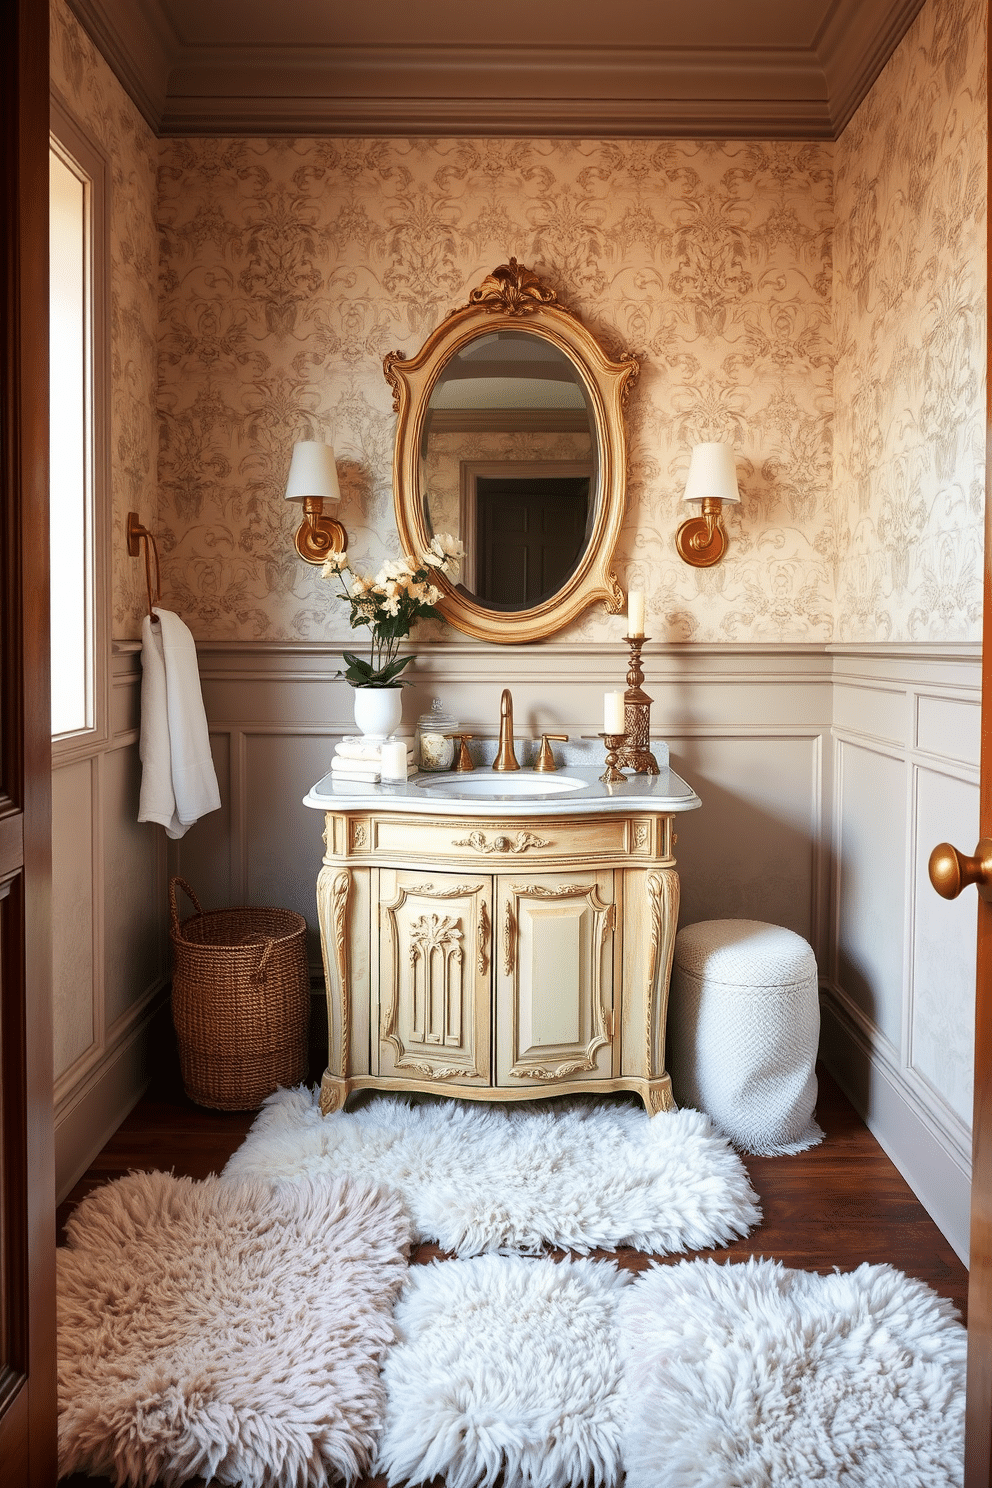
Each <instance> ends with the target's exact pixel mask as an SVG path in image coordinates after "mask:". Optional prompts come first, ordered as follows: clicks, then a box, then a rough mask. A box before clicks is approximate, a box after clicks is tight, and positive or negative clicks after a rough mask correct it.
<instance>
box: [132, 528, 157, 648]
mask: <svg viewBox="0 0 992 1488" xmlns="http://www.w3.org/2000/svg"><path fill="white" fill-rule="evenodd" d="M125 530H126V533H127V551H128V554H129V556H130V557H131V558H137V557H138V555H139V553H140V552H141V551H142V548H144V554H145V585H146V587H147V589H148V617H149V619H150V620H151V622H152V624H153V625H154V624H155V622H156V621H157V619H158V616H157V615H155V614H154V613H153V606H154V605H157V604H161V602H162V587H161V579H160V577H159V566H158V545H157V543H156V542H155V536H154V534H153V533H151V532H149V531H148V528H147V527H143V526H142V525H141V522H140V521H139V520H138V513H137V512H133V511H132V512H128V514H127V527H126V529H125ZM152 554H154V556H155V585H154V588H153V587H152V561H151V560H152Z"/></svg>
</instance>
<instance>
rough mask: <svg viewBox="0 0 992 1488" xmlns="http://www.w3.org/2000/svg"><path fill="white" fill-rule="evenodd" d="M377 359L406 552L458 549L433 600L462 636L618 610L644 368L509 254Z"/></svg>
mask: <svg viewBox="0 0 992 1488" xmlns="http://www.w3.org/2000/svg"><path fill="white" fill-rule="evenodd" d="M383 368H384V371H385V374H386V377H387V379H388V380H389V382H390V383H391V385H392V388H393V406H394V407H395V409H396V411H397V414H398V419H397V425H396V451H395V456H394V461H393V480H394V493H395V503H396V526H397V528H398V530H399V535H400V541H401V543H402V545H403V549H404V551H406V552H417V551H420V550H422V549H423V548H424V547H425V546H426V545H427V543H428V542H429V540H430V538H431V537H432V536H433V534H434V533H436V532H451V533H453V534H454V535H455V536H457V537H460V538H461V541H462V543H463V544H464V546H465V550H466V554H465V560H464V562H463V564H462V570H461V574H460V582H459V583H458V584H456V585H452V584H451V583H449V582H448V581H447V580H446V579H445V578H444V577H443V576H440V577H439V581H438V582H439V585H440V586H441V588H442V597H441V600H440V603H439V606H438V608H439V609H440V610H441V611H442V613H443V614H444V616H445V618H446V619H447V620H449V621H450V623H451V624H452V625H454V626H456V627H457V628H458V629H459V630H462V631H465V632H466V633H467V634H468V635H471V636H477V637H478V638H480V639H482V640H487V641H502V642H512V641H518V642H520V641H535V640H540V639H542V638H543V637H544V636H548V635H551V634H552V633H553V632H554V631H556V630H560V629H561V628H562V626H565V625H567V624H569V622H570V621H571V620H574V619H575V617H576V616H577V615H579V614H581V612H582V611H583V610H584V609H586V608H587V607H588V606H589V605H591V604H593V603H595V602H596V601H597V600H602V601H603V602H604V603H605V605H606V608H607V609H608V610H610V611H612V612H614V613H616V612H617V611H619V610H620V609H621V608H622V607H623V593H622V590H621V589H620V586H619V584H618V583H617V580H616V577H615V576H614V574H613V573H612V572H611V568H610V565H611V563H612V560H613V550H614V548H615V546H616V541H617V537H618V535H619V532H620V524H621V522H622V520H623V510H624V492H625V482H626V440H625V437H624V425H623V410H624V405H625V403H626V400H627V394H628V392H629V390H630V388H631V386H632V384H633V382H634V380H635V379H636V377H637V373H638V364H637V362H636V360H635V359H634V358H633V357H632V356H630V355H624V356H622V357H621V358H620V359H619V360H616V361H615V360H613V359H612V358H611V357H610V356H608V355H607V353H606V352H605V351H604V350H603V348H602V347H601V346H600V344H599V342H598V341H597V340H596V338H595V336H593V335H592V334H591V332H590V331H588V330H587V329H586V328H585V326H583V325H582V323H581V321H580V320H579V319H578V317H577V316H576V315H575V314H574V313H573V312H572V311H570V310H568V309H567V308H566V307H565V306H564V305H561V304H559V302H558V299H557V296H556V295H555V292H554V290H552V289H550V288H548V286H547V285H545V284H543V283H542V282H541V280H540V279H539V278H538V277H537V275H536V274H533V273H531V272H530V271H529V270H528V269H525V268H523V267H522V266H521V265H519V264H518V263H517V261H516V259H513V258H511V259H510V262H509V263H508V264H503V265H501V266H500V267H499V268H498V269H496V270H494V272H493V273H492V274H490V275H489V276H488V278H487V279H486V280H485V281H484V282H483V283H482V284H481V285H480V286H479V288H478V289H475V290H473V291H472V293H471V295H470V297H469V303H468V304H467V305H464V306H462V307H461V308H460V309H457V310H453V311H452V312H451V314H450V315H449V316H448V317H447V318H446V319H445V320H444V321H443V322H442V323H441V325H440V326H438V328H437V330H436V331H434V332H433V333H432V334H431V335H430V336H429V337H428V338H427V340H426V341H425V343H424V345H423V347H422V348H421V350H420V351H419V352H418V353H417V354H416V356H414V357H411V358H410V359H409V360H407V359H406V358H405V357H404V356H403V354H402V353H401V352H391V353H390V354H389V356H387V357H386V358H385V361H384V363H383Z"/></svg>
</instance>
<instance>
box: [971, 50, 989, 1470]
mask: <svg viewBox="0 0 992 1488" xmlns="http://www.w3.org/2000/svg"><path fill="white" fill-rule="evenodd" d="M986 50H987V55H988V56H989V57H990V58H992V37H990V36H989V35H988V32H987V31H986ZM989 121H990V123H992V97H990V99H989ZM989 158H990V160H992V157H989ZM990 174H992V171H990V170H987V172H986V193H987V192H988V180H989V175H990ZM986 217H987V214H986ZM987 233H988V236H987V254H986V274H987V278H986V288H985V301H986V306H989V305H990V304H992V224H989V226H988V228H987ZM989 332H990V328H989V326H988V325H987V326H986V337H987V340H986V368H987V375H986V408H985V414H986V436H985V577H984V609H983V620H982V745H981V759H982V770H981V785H980V790H979V835H987V834H988V833H989V831H990V830H992V515H990V510H989V507H990V500H989V493H990V492H992V335H990V334H989ZM976 898H977V899H978V961H977V974H976V984H975V1102H974V1119H973V1123H972V1133H973V1136H972V1168H971V1242H970V1253H969V1270H970V1276H969V1281H968V1400H967V1412H966V1419H965V1488H989V1485H990V1484H992V905H990V904H986V902H985V901H984V899H982V898H981V897H980V896H978V895H976Z"/></svg>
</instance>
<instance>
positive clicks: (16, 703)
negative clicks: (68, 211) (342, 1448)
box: [0, 0, 57, 1488]
mask: <svg viewBox="0 0 992 1488" xmlns="http://www.w3.org/2000/svg"><path fill="white" fill-rule="evenodd" d="M48 45H49V38H48V8H47V6H39V5H38V4H37V0H15V3H14V4H13V5H11V6H9V7H8V12H7V16H6V20H5V27H4V47H3V48H2V50H0V117H2V120H3V129H2V139H0V200H2V207H3V215H4V221H5V225H6V232H5V236H4V239H3V246H2V248H0V256H2V258H0V263H2V267H0V323H2V330H0V338H2V339H0V484H2V501H0V546H2V551H3V557H2V560H0V561H2V574H3V586H2V587H3V592H2V594H0V676H2V680H0V723H2V736H3V737H2V748H0V797H2V800H3V809H2V812H0V816H2V821H0V880H2V881H3V884H4V886H5V887H6V890H7V892H6V893H5V894H4V895H3V896H2V898H0V1124H2V1132H0V1137H2V1158H0V1203H2V1204H3V1211H4V1249H3V1252H2V1255H0V1267H2V1271H0V1276H2V1286H3V1290H4V1293H5V1295H6V1299H7V1301H6V1307H5V1309H4V1310H3V1315H2V1318H0V1321H2V1325H3V1335H4V1336H3V1344H4V1354H5V1356H6V1357H5V1359H4V1361H3V1362H4V1364H5V1366H6V1369H7V1371H8V1372H7V1373H6V1376H5V1381H4V1383H5V1386H6V1394H7V1400H6V1402H5V1405H6V1408H5V1409H3V1410H2V1414H0V1464H2V1469H0V1477H2V1480H3V1482H4V1483H6V1482H11V1483H15V1482H16V1483H17V1484H18V1485H20V1484H27V1485H30V1488H42V1485H48V1484H51V1483H53V1482H54V1481H55V1478H56V1473H57V1453H56V1375H55V1176H54V1137H53V1106H52V1009H51V736H50V710H49V616H48V190H47V181H48V93H49V76H48V74H49V65H48Z"/></svg>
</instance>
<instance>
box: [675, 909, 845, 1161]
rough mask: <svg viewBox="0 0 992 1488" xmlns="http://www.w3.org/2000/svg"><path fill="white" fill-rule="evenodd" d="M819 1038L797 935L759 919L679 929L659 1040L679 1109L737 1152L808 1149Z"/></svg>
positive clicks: (804, 952)
mask: <svg viewBox="0 0 992 1488" xmlns="http://www.w3.org/2000/svg"><path fill="white" fill-rule="evenodd" d="M819 1036H820V1004H819V1000H818V997H817V978H816V959H815V957H814V956H813V952H812V950H811V949H810V947H809V946H808V945H807V944H806V942H805V940H803V938H802V936H801V935H796V934H794V933H793V931H791V930H784V929H782V928H781V926H779V925H766V924H763V923H762V921H760V920H703V921H701V922H700V923H699V924H698V925H686V926H684V927H683V928H682V929H681V930H680V931H679V933H678V935H677V936H676V937H675V959H674V963H673V965H672V983H671V996H670V1001H669V1008H668V1039H667V1044H668V1067H669V1070H670V1071H671V1076H672V1089H673V1091H674V1094H675V1099H676V1100H677V1101H678V1103H679V1105H680V1106H694V1107H695V1108H696V1109H697V1110H699V1111H705V1112H706V1114H707V1115H708V1116H710V1117H711V1118H712V1120H713V1121H714V1122H715V1123H716V1125H717V1126H718V1127H719V1128H720V1129H721V1131H722V1132H723V1133H724V1134H725V1135H726V1136H727V1137H729V1138H730V1140H731V1141H732V1142H733V1144H734V1146H735V1147H739V1148H740V1149H741V1150H742V1151H743V1152H752V1153H760V1154H762V1155H767V1156H777V1155H779V1154H781V1153H787V1152H802V1151H803V1149H804V1148H806V1147H813V1146H815V1144H816V1143H817V1142H820V1141H822V1139H823V1133H822V1131H821V1130H820V1128H819V1127H818V1126H817V1124H816V1122H815V1121H814V1120H813V1108H814V1106H815V1105H816V1074H815V1073H814V1065H815V1062H816V1049H817V1043H818V1041H819Z"/></svg>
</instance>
